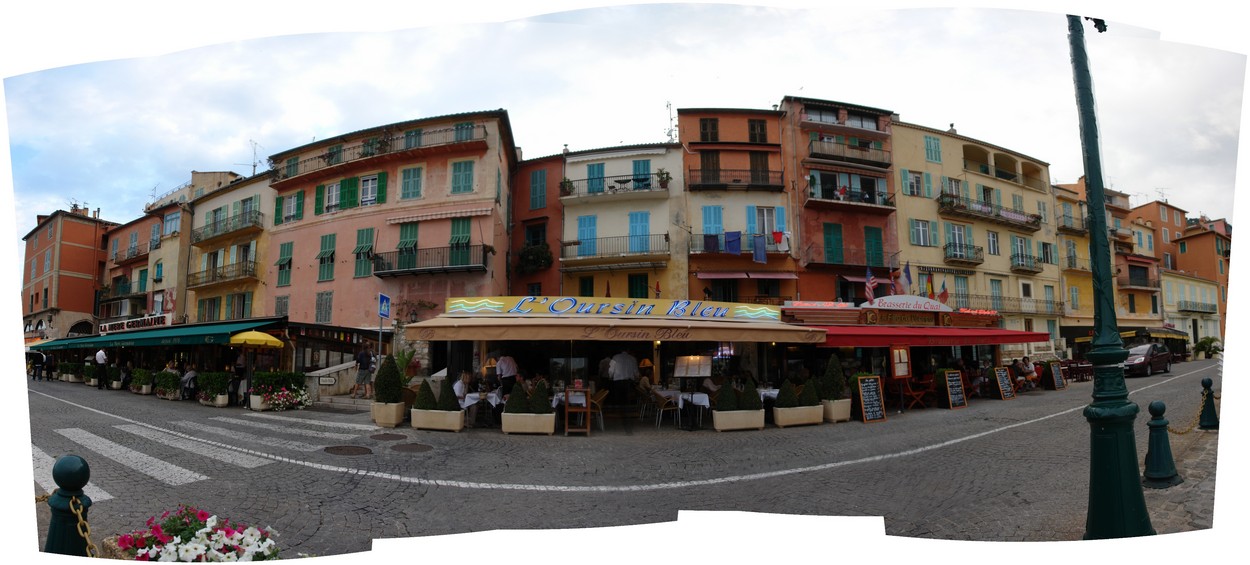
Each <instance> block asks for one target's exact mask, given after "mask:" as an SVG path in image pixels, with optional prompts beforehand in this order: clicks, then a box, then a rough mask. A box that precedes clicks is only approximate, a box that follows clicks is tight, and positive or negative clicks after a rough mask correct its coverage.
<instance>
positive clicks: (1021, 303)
mask: <svg viewBox="0 0 1250 565" xmlns="http://www.w3.org/2000/svg"><path fill="white" fill-rule="evenodd" d="M946 305H947V306H950V307H951V308H955V309H959V308H970V309H973V310H994V311H997V312H999V313H1007V314H1055V315H1060V314H1063V313H1064V312H1065V310H1064V307H1063V302H1062V301H1059V300H1043V299H1040V298H1019V297H1013V296H994V295H992V294H960V293H952V294H951V295H950V298H949V299H948V300H947V301H946Z"/></svg>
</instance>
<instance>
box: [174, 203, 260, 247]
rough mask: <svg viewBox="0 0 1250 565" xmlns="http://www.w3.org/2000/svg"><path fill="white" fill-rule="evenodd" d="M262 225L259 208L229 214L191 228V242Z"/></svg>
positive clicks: (198, 241)
mask: <svg viewBox="0 0 1250 565" xmlns="http://www.w3.org/2000/svg"><path fill="white" fill-rule="evenodd" d="M264 226H265V217H264V214H261V213H260V211H259V210H252V211H249V212H244V213H242V214H236V215H234V216H230V217H229V218H223V219H221V220H217V221H215V222H212V223H210V224H208V225H206V226H202V227H198V228H195V229H194V230H191V243H192V244H196V243H200V242H203V241H208V240H210V239H213V238H215V237H217V236H221V235H226V234H230V233H234V232H237V231H240V230H244V229H248V228H254V229H263V228H264Z"/></svg>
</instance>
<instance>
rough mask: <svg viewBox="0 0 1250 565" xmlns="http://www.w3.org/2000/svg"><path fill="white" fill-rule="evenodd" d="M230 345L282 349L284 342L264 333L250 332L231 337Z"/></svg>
mask: <svg viewBox="0 0 1250 565" xmlns="http://www.w3.org/2000/svg"><path fill="white" fill-rule="evenodd" d="M230 345H245V346H249V347H273V348H281V347H282V341H280V340H279V339H278V338H276V337H273V336H271V335H269V334H267V333H264V332H258V331H256V330H249V331H246V332H240V333H237V334H234V335H233V336H230Z"/></svg>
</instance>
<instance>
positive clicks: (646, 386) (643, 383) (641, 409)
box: [637, 379, 655, 420]
mask: <svg viewBox="0 0 1250 565" xmlns="http://www.w3.org/2000/svg"><path fill="white" fill-rule="evenodd" d="M637 388H638V419H639V420H641V419H643V418H645V417H646V415H647V408H654V407H655V402H654V399H653V398H652V396H651V392H652V391H651V381H650V380H648V379H641V380H639V381H638V387H637Z"/></svg>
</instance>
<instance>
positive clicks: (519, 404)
mask: <svg viewBox="0 0 1250 565" xmlns="http://www.w3.org/2000/svg"><path fill="white" fill-rule="evenodd" d="M503 411H504V413H506V414H526V413H529V411H530V399H529V395H527V394H525V388H523V387H521V386H520V385H517V386H514V387H512V392H511V393H510V394H508V400H507V402H504V405H503Z"/></svg>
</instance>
